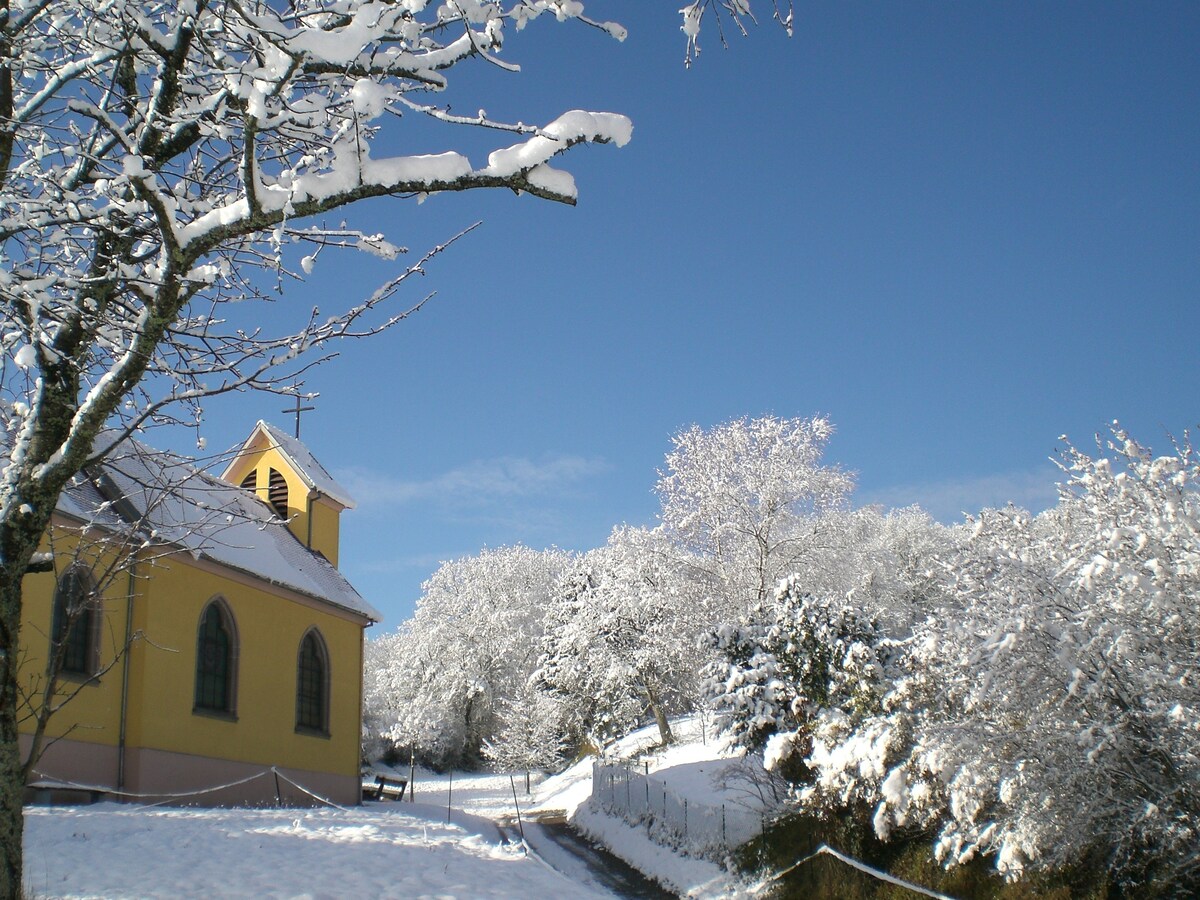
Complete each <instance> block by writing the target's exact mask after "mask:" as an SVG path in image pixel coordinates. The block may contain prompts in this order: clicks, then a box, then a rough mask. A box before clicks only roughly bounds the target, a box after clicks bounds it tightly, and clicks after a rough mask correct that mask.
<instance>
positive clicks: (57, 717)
mask: <svg viewBox="0 0 1200 900" xmlns="http://www.w3.org/2000/svg"><path fill="white" fill-rule="evenodd" d="M52 535H53V537H52V538H51V537H49V536H48V537H44V538H43V539H42V545H41V547H40V548H39V551H40V552H48V551H50V550H51V549H53V551H54V554H55V570H54V571H53V572H35V573H31V574H28V575H26V576H25V578H24V579H23V580H22V583H21V632H20V648H21V649H20V653H21V662H20V668H19V672H18V678H19V680H20V684H21V687H22V691H24V692H25V693H26V694H27V695H30V696H32V697H34V703H35V705H36V706H37V707H39V708H40V706H41V697H42V690H43V689H44V685H45V683H46V665H47V662H48V659H49V654H50V636H51V629H52V625H53V617H54V594H55V590H56V588H57V586H58V580H59V578H60V577H61V576H62V575H63V574H64V573H65V572H66V570H67V569H68V567H69V566H71V565H72V564H73V563H76V562H77V563H78V564H80V565H83V566H84V567H85V568H87V569H89V570H90V571H91V572H92V573H93V577H94V578H95V581H96V582H97V587H98V588H99V590H100V596H101V611H100V614H101V619H100V636H99V660H98V666H97V669H98V671H100V672H101V673H102V674H101V675H100V676H99V677H98V678H96V679H94V680H92V679H86V678H83V677H82V676H78V675H74V674H64V675H60V676H59V680H58V685H59V686H58V695H57V696H58V699H59V700H61V699H63V698H64V697H65V696H66V695H67V694H69V693H72V692H74V693H75V696H74V697H73V698H71V700H70V701H69V702H68V703H67V704H66V705H65V706H64V707H63V708H62V709H61V710H59V711H57V712H56V713H54V715H53V716H52V717H51V719H50V720H49V723H48V725H47V728H46V735H47V737H49V738H56V737H62V736H64V735H67V734H68V733H69V735H70V737H71V738H72V739H73V740H78V741H83V742H85V743H89V744H103V745H110V746H113V747H115V746H116V745H117V743H118V740H119V734H120V721H121V676H122V665H123V662H122V661H120V660H118V659H117V657H118V654H119V653H120V652H121V650H122V649H123V648H124V646H125V615H126V608H127V607H126V598H127V596H128V589H129V580H128V574H127V572H126V571H124V570H121V571H118V572H116V573H115V575H114V576H112V577H109V578H105V576H104V570H105V568H106V567H111V566H112V565H113V561H114V558H115V554H114V553H113V552H107V553H105V552H101V551H98V550H96V549H95V547H94V545H87V546H85V547H84V549H83V550H82V551H81V550H80V546H79V545H80V538H79V536H78V533H77V532H74V533H73V532H72V531H67V530H65V529H64V528H62V527H61V525H60V526H56V527H54V528H53V529H52ZM114 663H115V664H114ZM106 669H107V671H105V670H106ZM27 712H29V710H28V709H27V708H23V709H22V711H21V714H20V715H22V716H24V717H23V718H22V719H21V721H20V722H19V723H18V727H19V731H20V732H21V733H22V734H25V735H29V734H32V732H33V730H34V721H33V718H32V716H29V715H25V714H26V713H27ZM23 753H24V748H23Z"/></svg>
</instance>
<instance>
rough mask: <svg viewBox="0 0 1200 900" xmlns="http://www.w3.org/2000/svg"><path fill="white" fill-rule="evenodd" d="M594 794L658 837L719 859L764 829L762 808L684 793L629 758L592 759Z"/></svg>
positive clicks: (603, 804)
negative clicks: (702, 799)
mask: <svg viewBox="0 0 1200 900" xmlns="http://www.w3.org/2000/svg"><path fill="white" fill-rule="evenodd" d="M592 798H593V801H594V802H595V803H597V804H598V805H599V806H600V808H601V809H603V810H604V812H606V813H608V814H609V815H611V816H617V817H619V818H621V819H624V820H625V821H626V822H628V823H629V824H631V825H639V826H642V827H644V828H645V829H646V831H647V833H648V834H649V836H650V838H651V839H652V840H653V841H655V842H656V843H659V844H662V845H664V846H667V847H671V848H674V849H678V850H682V851H684V852H686V853H688V854H690V855H692V856H703V857H706V858H708V859H713V860H717V861H720V862H723V861H724V860H725V859H726V858H727V857H728V856H729V852H730V851H731V850H733V849H734V848H735V847H739V846H741V845H742V844H744V843H746V842H747V841H749V840H751V839H752V838H754V837H757V836H758V835H759V834H761V833H762V829H763V813H762V812H761V811H759V810H756V809H752V808H750V807H749V806H747V805H745V804H743V803H737V802H724V803H720V804H716V803H712V804H710V803H703V802H699V801H697V800H696V799H695V798H688V797H684V796H682V795H680V794H678V793H676V792H675V791H672V790H671V789H670V788H669V787H667V785H666V783H665V782H663V781H662V780H660V779H657V778H655V777H654V776H652V775H650V774H649V772H648V771H645V770H643V768H642V767H641V766H640V765H639V764H638V763H636V762H632V761H627V760H621V761H617V762H613V761H611V760H610V761H597V762H595V763H593V764H592Z"/></svg>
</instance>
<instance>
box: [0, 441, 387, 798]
mask: <svg viewBox="0 0 1200 900" xmlns="http://www.w3.org/2000/svg"><path fill="white" fill-rule="evenodd" d="M100 439H101V440H103V439H104V436H103V435H102V436H101V438H100ZM353 506H354V501H353V500H352V499H351V498H350V496H349V495H348V494H347V492H346V491H345V489H344V488H342V487H341V486H340V485H339V484H338V483H337V482H336V481H335V480H334V479H333V477H332V476H331V475H330V474H329V472H328V471H327V470H326V469H325V468H324V466H322V465H321V464H320V462H318V461H317V459H316V458H315V457H314V456H313V455H312V453H311V452H309V450H308V448H307V447H305V446H304V444H303V443H301V442H300V440H299V439H298V438H296V437H293V436H292V435H290V434H288V433H286V432H284V431H282V430H281V429H279V428H276V427H275V426H273V425H270V424H268V423H266V422H261V421H260V422H259V423H258V424H257V425H256V426H255V427H254V429H253V431H252V432H251V434H250V436H249V437H248V438H247V439H246V441H245V443H244V444H243V445H242V446H241V447H240V449H238V450H236V451H235V452H234V453H233V454H232V456H231V459H230V461H229V462H228V464H227V465H226V466H225V468H224V471H223V472H222V474H221V475H220V476H219V477H218V476H216V475H214V474H211V473H209V472H205V471H203V470H201V469H200V468H197V467H196V466H195V465H193V464H192V463H191V462H189V461H187V460H185V459H182V458H180V457H178V456H175V455H173V454H170V453H164V452H160V451H157V450H154V449H152V448H150V447H148V446H146V445H145V444H143V443H141V442H139V441H137V440H134V439H126V440H124V441H121V442H120V443H118V444H117V445H116V447H115V448H114V449H113V450H112V452H111V453H109V454H108V455H107V457H106V458H105V460H104V461H103V462H102V463H100V464H99V465H96V466H92V467H89V468H88V469H87V470H85V471H83V472H81V473H79V474H78V475H77V476H76V478H75V479H74V481H73V482H72V483H71V485H70V486H69V487H68V489H67V490H65V491H64V492H63V494H62V496H61V497H60V499H59V502H58V508H57V511H56V514H55V516H54V520H53V524H52V527H51V530H50V532H49V534H48V535H47V537H46V539H45V544H44V547H43V548H42V549H43V550H44V551H45V552H46V553H47V554H50V555H52V558H53V572H46V573H31V574H29V575H27V576H26V577H25V581H24V604H23V612H22V623H21V655H22V664H21V670H20V683H21V691H22V697H21V699H22V703H23V709H22V722H21V732H22V736H21V737H22V740H21V752H22V758H23V759H24V758H27V757H28V754H29V752H30V749H31V748H32V747H34V745H35V731H36V728H35V726H36V724H37V718H38V712H39V711H40V710H43V709H46V708H47V704H52V705H54V706H58V707H60V708H57V709H56V711H55V712H54V713H53V715H52V716H50V717H49V718H48V719H47V722H46V726H45V728H44V735H43V736H42V737H41V738H38V740H37V744H38V750H39V751H40V752H39V755H38V757H37V760H36V763H35V765H34V766H33V770H32V773H31V775H30V778H29V779H28V785H29V786H28V788H27V793H28V794H29V795H30V796H31V799H46V800H51V799H64V798H72V799H79V798H80V794H81V793H86V794H88V795H90V796H91V797H93V798H96V797H110V798H112V799H117V800H137V801H138V802H145V801H151V802H155V801H165V802H170V803H179V804H198V805H209V806H215V805H233V804H266V803H284V804H308V803H317V802H321V801H323V800H329V801H333V802H335V803H339V804H350V803H357V802H358V801H359V799H360V796H361V788H360V777H359V772H360V735H361V723H362V672H363V668H362V667H363V642H364V632H365V629H366V628H368V627H369V626H370V625H371V624H373V623H375V622H378V621H379V620H380V618H381V617H380V614H379V613H378V612H377V611H376V610H375V609H374V608H373V607H371V605H370V604H368V603H367V602H366V601H365V600H363V598H362V597H361V596H359V594H358V592H357V591H355V589H354V588H353V587H352V586H351V585H350V583H349V582H348V581H347V580H346V578H345V577H344V576H343V575H342V573H341V572H339V571H338V568H337V565H338V539H339V522H340V515H341V513H342V512H343V511H344V510H347V509H351V508H353ZM52 660H55V661H56V662H57V665H56V666H52V665H51V661H52ZM52 669H56V670H57V671H58V673H59V674H58V677H57V679H56V680H55V685H54V689H53V690H52V691H47V685H48V684H49V681H48V674H47V673H48V672H49V671H51V670H52Z"/></svg>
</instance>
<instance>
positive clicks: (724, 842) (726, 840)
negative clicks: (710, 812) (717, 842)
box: [721, 803, 729, 850]
mask: <svg viewBox="0 0 1200 900" xmlns="http://www.w3.org/2000/svg"><path fill="white" fill-rule="evenodd" d="M721 846H722V847H723V848H724V849H726V850H728V849H729V838H728V837H726V836H725V804H724V803H722V804H721Z"/></svg>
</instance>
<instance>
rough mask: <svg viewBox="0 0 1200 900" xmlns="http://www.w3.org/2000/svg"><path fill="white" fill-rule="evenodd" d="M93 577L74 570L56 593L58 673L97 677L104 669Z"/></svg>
mask: <svg viewBox="0 0 1200 900" xmlns="http://www.w3.org/2000/svg"><path fill="white" fill-rule="evenodd" d="M98 602H99V601H98V600H97V598H96V589H95V584H94V582H93V581H92V575H91V573H90V572H88V570H87V569H86V568H84V567H83V566H72V567H71V568H69V569H67V571H66V572H64V573H63V576H62V578H60V579H59V580H58V588H57V589H56V590H55V592H54V622H53V624H52V626H51V631H50V633H51V634H52V635H53V636H54V640H53V643H52V645H51V648H50V649H51V652H52V653H55V654H61V656H59V657H58V659H59V668H58V671H59V673H60V674H64V675H88V676H90V675H95V674H96V671H97V670H98V669H99V667H100V610H99V608H98Z"/></svg>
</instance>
